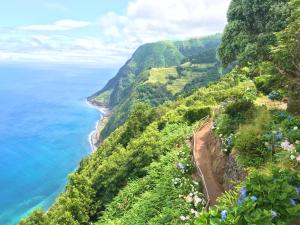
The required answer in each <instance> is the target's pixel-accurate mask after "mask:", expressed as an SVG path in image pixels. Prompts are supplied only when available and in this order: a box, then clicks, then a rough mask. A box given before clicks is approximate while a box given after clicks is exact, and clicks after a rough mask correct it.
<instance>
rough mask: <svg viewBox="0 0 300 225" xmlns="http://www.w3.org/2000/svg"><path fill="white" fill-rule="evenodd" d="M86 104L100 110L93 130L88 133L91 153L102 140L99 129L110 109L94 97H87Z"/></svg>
mask: <svg viewBox="0 0 300 225" xmlns="http://www.w3.org/2000/svg"><path fill="white" fill-rule="evenodd" d="M87 104H89V105H90V106H92V107H94V108H96V109H98V110H99V111H100V112H101V117H100V119H99V120H98V121H97V123H96V126H95V130H93V131H92V132H91V133H90V135H89V143H90V145H91V149H92V153H94V152H95V151H96V150H97V149H98V147H99V146H100V144H101V142H102V140H101V131H102V130H103V128H104V127H105V125H106V123H107V122H108V119H109V117H110V116H111V110H110V109H109V108H108V107H107V106H106V105H105V104H104V103H102V102H100V101H97V100H96V99H87Z"/></svg>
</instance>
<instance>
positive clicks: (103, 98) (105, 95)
mask: <svg viewBox="0 0 300 225" xmlns="http://www.w3.org/2000/svg"><path fill="white" fill-rule="evenodd" d="M111 92H112V90H108V91H105V92H103V93H102V94H100V95H98V96H97V97H96V100H97V101H99V102H103V103H105V104H107V102H108V100H109V97H110V95H111Z"/></svg>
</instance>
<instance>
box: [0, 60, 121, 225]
mask: <svg viewBox="0 0 300 225" xmlns="http://www.w3.org/2000/svg"><path fill="white" fill-rule="evenodd" d="M114 72H115V71H114V70H109V69H99V68H98V69H96V68H92V69H91V68H83V67H78V66H54V65H50V66H35V67H34V66H30V65H27V66H25V65H23V66H22V65H0V224H1V225H11V224H15V223H17V222H18V220H19V219H20V218H21V217H23V216H25V215H27V214H28V213H29V212H30V211H31V210H32V209H34V208H37V207H38V208H44V209H47V208H48V207H49V206H50V205H51V204H52V203H53V202H54V200H55V198H56V197H57V196H58V195H59V193H60V192H61V191H63V189H64V187H65V184H66V182H67V176H68V174H69V173H71V172H73V171H74V170H75V169H76V167H77V166H78V165H79V162H80V160H81V159H82V158H83V157H85V156H87V155H88V154H90V153H91V148H90V145H89V141H88V136H89V134H90V133H91V131H92V130H93V129H94V128H95V124H96V122H97V120H98V119H99V117H100V116H101V115H100V112H99V111H98V110H97V109H95V108H93V107H90V106H89V105H88V104H87V103H86V97H87V96H89V95H90V94H92V93H94V92H96V91H97V90H99V89H100V88H102V87H103V86H104V85H105V84H106V82H107V81H108V80H109V79H110V78H111V77H112V76H113V75H114Z"/></svg>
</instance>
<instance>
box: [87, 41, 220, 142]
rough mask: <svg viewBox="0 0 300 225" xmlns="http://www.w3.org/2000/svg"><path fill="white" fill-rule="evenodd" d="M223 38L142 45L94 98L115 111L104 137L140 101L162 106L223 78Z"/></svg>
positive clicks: (105, 129)
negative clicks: (219, 51)
mask: <svg viewBox="0 0 300 225" xmlns="http://www.w3.org/2000/svg"><path fill="white" fill-rule="evenodd" d="M220 38H221V37H220V35H214V36H209V37H205V38H200V39H191V40H187V41H176V42H171V41H162V42H157V43H152V44H146V45H143V46H141V47H140V48H138V49H137V50H136V52H135V53H134V54H133V56H132V58H131V59H130V60H129V61H128V62H127V63H126V64H125V65H124V66H123V67H122V68H121V69H120V71H119V73H118V74H117V75H116V76H115V77H114V78H113V79H112V80H111V81H109V83H108V84H107V85H106V86H105V87H104V88H103V89H102V90H101V91H100V92H98V93H96V94H95V95H93V96H91V97H90V99H96V100H97V101H99V102H102V103H105V104H107V105H108V106H109V107H111V108H112V109H113V113H112V116H111V118H110V119H109V121H108V123H107V125H106V126H105V128H104V129H103V131H102V133H101V136H102V138H106V137H108V135H109V134H110V133H111V132H112V131H114V130H115V129H116V128H117V127H118V126H120V125H121V124H123V123H124V122H125V120H126V118H127V116H128V114H129V112H130V111H131V109H132V108H133V106H134V104H136V103H137V102H139V101H143V102H146V103H148V104H150V105H151V106H158V105H161V104H163V103H165V102H166V101H170V100H174V99H175V98H176V96H178V95H179V94H182V93H186V92H189V91H191V90H194V89H196V88H199V87H201V86H205V85H207V84H208V83H209V82H211V81H215V80H218V79H219V78H220V76H221V72H220V71H219V62H218V60H217V56H216V55H217V48H218V46H219V44H220Z"/></svg>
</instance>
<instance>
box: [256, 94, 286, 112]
mask: <svg viewBox="0 0 300 225" xmlns="http://www.w3.org/2000/svg"><path fill="white" fill-rule="evenodd" d="M255 104H256V105H258V106H263V105H265V106H266V107H267V108H268V109H279V110H286V109H287V103H284V102H281V101H276V100H271V99H269V98H268V97H267V96H261V97H259V98H257V99H256V101H255Z"/></svg>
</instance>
